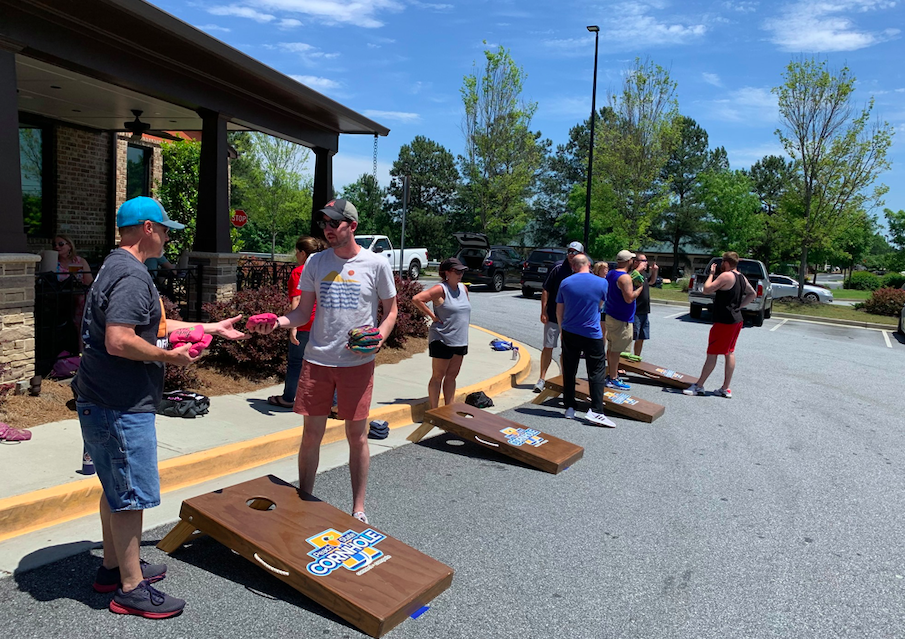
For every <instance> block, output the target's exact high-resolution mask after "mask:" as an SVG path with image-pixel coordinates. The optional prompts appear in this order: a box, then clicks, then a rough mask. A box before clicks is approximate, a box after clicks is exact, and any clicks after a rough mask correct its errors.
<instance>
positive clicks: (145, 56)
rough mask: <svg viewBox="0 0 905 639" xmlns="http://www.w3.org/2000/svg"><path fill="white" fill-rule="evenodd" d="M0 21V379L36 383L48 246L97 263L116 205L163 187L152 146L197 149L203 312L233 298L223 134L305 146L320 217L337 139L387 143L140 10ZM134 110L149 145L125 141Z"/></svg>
mask: <svg viewBox="0 0 905 639" xmlns="http://www.w3.org/2000/svg"><path fill="white" fill-rule="evenodd" d="M0 15H3V16H4V17H3V20H0V201H2V202H3V203H4V206H3V207H0V225H2V228H3V232H0V381H9V380H12V381H18V380H23V379H27V378H29V377H30V376H31V375H33V374H34V370H35V365H34V358H35V328H34V326H35V287H36V281H40V278H36V275H35V273H36V270H38V264H39V262H40V260H41V258H40V256H39V253H40V252H41V251H43V250H46V249H49V248H50V244H51V240H52V238H53V236H54V234H56V233H63V234H65V235H67V236H70V237H71V238H72V239H73V241H74V243H75V245H76V246H77V247H78V249H79V253H80V254H83V255H89V256H93V257H95V258H97V257H99V256H102V255H104V254H105V253H106V252H107V251H109V250H110V249H111V248H112V247H113V246H115V243H116V229H115V216H116V209H117V207H118V206H119V205H120V204H121V203H122V202H123V201H124V200H125V199H127V198H128V197H134V196H135V195H153V190H154V186H155V184H157V183H158V182H159V181H160V180H161V178H162V160H161V152H160V145H161V137H160V136H163V135H165V134H163V133H156V132H158V131H187V132H193V133H192V136H193V137H197V138H200V139H201V142H202V147H201V165H200V184H199V194H198V211H197V218H196V221H195V223H196V229H197V233H196V240H195V244H194V246H193V251H192V253H190V255H189V262H190V264H191V265H192V268H193V269H198V270H197V272H198V273H200V274H201V275H200V279H199V286H198V288H199V290H198V291H197V292H196V294H197V295H198V296H199V297H198V300H199V301H203V300H215V299H220V298H222V297H223V296H227V295H230V294H231V292H233V291H235V281H236V273H235V272H236V264H237V262H238V256H236V255H234V254H232V253H231V243H230V237H229V210H228V201H229V198H228V190H229V185H228V176H229V167H228V161H229V148H228V145H227V142H226V134H227V131H247V130H252V131H261V132H264V133H268V134H271V135H275V136H278V137H281V138H283V139H286V140H289V141H292V142H295V143H297V144H300V145H303V146H305V147H307V148H309V149H310V150H311V151H312V153H313V155H314V156H315V175H314V191H313V202H314V206H315V208H320V207H321V206H323V204H325V203H326V202H327V201H328V200H329V199H330V197H332V157H333V155H334V154H335V153H336V152H337V151H338V148H339V136H340V135H341V134H366V135H387V134H388V133H389V130H388V129H387V128H386V127H384V126H382V125H380V124H378V123H376V122H373V121H372V120H370V119H368V118H366V117H364V116H362V115H360V114H358V113H356V112H354V111H352V110H351V109H348V108H347V107H344V106H343V105H341V104H338V103H336V102H334V101H333V100H330V99H328V98H325V97H324V96H322V95H320V94H318V93H317V92H315V91H312V90H311V89H309V88H308V87H306V86H304V85H302V84H300V83H298V82H296V81H295V80H292V79H291V78H288V77H287V76H284V75H282V74H280V73H278V72H276V71H274V70H273V69H271V68H269V67H266V66H264V65H263V64H261V63H259V62H258V61H256V60H254V59H252V58H250V57H248V56H246V55H244V54H242V53H240V52H238V51H236V50H235V49H232V48H230V47H228V46H226V45H224V44H223V43H221V42H219V41H218V40H216V39H214V38H212V37H210V36H209V35H207V34H205V33H203V32H201V31H199V30H197V29H195V28H193V27H191V26H190V25H187V24H185V23H184V22H182V21H180V20H178V19H176V18H174V17H173V16H171V15H169V14H167V13H165V12H163V11H160V10H159V9H157V8H156V7H154V6H152V5H150V4H148V3H146V2H143V1H142V0H82V1H81V2H79V3H48V2H45V1H43V0H0ZM123 34H128V37H126V38H124V37H123ZM136 112H140V115H139V118H140V121H141V122H142V123H144V124H147V125H149V127H150V134H142V132H139V133H137V134H135V133H129V132H124V130H125V129H126V128H128V127H127V126H126V124H125V123H127V122H130V121H133V119H134V118H136ZM312 219H313V218H312Z"/></svg>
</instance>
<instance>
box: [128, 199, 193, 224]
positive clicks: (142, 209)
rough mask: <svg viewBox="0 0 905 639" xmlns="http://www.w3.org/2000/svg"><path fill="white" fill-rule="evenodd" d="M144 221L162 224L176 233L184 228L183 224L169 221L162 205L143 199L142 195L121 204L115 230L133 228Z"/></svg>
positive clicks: (152, 200)
mask: <svg viewBox="0 0 905 639" xmlns="http://www.w3.org/2000/svg"><path fill="white" fill-rule="evenodd" d="M146 220H150V221H151V222H156V223H157V224H162V225H163V226H167V227H169V228H171V229H175V230H177V231H181V230H182V229H184V228H185V224H180V223H179V222H174V221H173V220H171V219H170V216H169V215H167V212H166V210H164V208H163V204H161V203H160V202H158V201H157V200H155V199H154V198H152V197H145V196H143V195H142V196H139V197H133V198H132V199H131V200H126V201H125V202H123V203H122V205H121V206H120V207H119V210H118V211H117V212H116V227H117V228H123V227H126V226H135V225H136V224H141V223H142V222H144V221H146Z"/></svg>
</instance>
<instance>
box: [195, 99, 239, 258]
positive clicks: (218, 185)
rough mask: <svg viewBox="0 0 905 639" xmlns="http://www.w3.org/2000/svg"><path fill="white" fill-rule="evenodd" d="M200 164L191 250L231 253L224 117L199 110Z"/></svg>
mask: <svg viewBox="0 0 905 639" xmlns="http://www.w3.org/2000/svg"><path fill="white" fill-rule="evenodd" d="M198 113H199V115H200V116H201V118H202V125H201V165H200V167H199V179H198V217H197V219H196V222H195V242H194V244H193V245H192V248H193V250H195V251H202V252H207V253H232V241H231V240H230V238H229V225H230V221H229V151H228V146H227V142H226V118H224V117H223V116H222V115H221V114H219V113H214V112H212V111H207V110H200V111H199V112H198Z"/></svg>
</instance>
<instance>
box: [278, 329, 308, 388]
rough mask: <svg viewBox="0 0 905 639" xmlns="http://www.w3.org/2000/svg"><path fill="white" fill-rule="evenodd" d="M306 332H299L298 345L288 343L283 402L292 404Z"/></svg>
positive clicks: (303, 351)
mask: <svg viewBox="0 0 905 639" xmlns="http://www.w3.org/2000/svg"><path fill="white" fill-rule="evenodd" d="M310 336H311V334H310V333H309V332H308V331H299V332H298V333H297V335H296V337H297V338H298V340H299V345H298V346H296V345H295V344H293V343H292V342H291V341H290V342H289V358H288V360H287V362H286V383H285V384H284V385H283V401H284V402H287V403H290V404H291V403H293V402H294V401H295V391H296V390H297V389H298V386H299V376H300V375H301V374H302V363H303V362H304V361H305V359H304V358H305V346H307V345H308V338H309V337H310Z"/></svg>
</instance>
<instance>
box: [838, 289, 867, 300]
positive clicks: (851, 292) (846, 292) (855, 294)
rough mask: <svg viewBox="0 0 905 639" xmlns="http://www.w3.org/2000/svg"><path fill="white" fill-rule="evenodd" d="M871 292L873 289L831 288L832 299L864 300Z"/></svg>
mask: <svg viewBox="0 0 905 639" xmlns="http://www.w3.org/2000/svg"><path fill="white" fill-rule="evenodd" d="M871 293H873V291H857V290H855V289H849V288H845V289H843V288H834V289H833V299H834V300H858V301H859V302H860V301H864V300H869V299H870V296H871Z"/></svg>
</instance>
